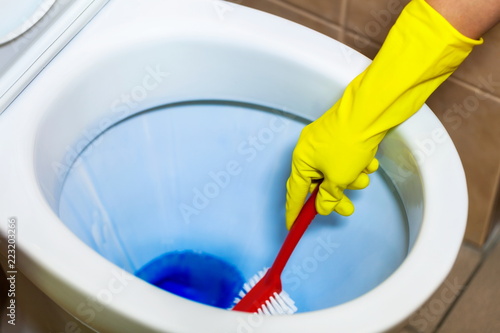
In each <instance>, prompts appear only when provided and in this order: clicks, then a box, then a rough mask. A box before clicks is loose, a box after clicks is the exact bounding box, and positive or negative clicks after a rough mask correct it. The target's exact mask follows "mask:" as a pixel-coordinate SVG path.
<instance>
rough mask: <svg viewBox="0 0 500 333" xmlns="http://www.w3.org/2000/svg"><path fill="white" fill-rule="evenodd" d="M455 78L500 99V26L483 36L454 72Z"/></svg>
mask: <svg viewBox="0 0 500 333" xmlns="http://www.w3.org/2000/svg"><path fill="white" fill-rule="evenodd" d="M454 76H455V77H457V78H459V79H461V80H462V81H465V82H469V83H471V84H473V85H475V86H476V87H479V88H481V89H482V90H484V91H486V92H489V93H491V94H494V95H496V96H498V97H500V24H497V26H496V27H494V28H493V29H491V30H490V31H489V32H488V33H487V34H486V35H485V36H484V44H483V45H480V46H476V47H475V48H474V50H473V51H472V53H471V54H470V55H469V57H468V58H467V59H466V60H465V61H464V63H463V64H462V65H461V66H460V68H459V69H458V70H457V71H456V72H455V74H454Z"/></svg>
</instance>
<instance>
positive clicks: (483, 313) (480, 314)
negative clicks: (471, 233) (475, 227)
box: [397, 224, 500, 333]
mask: <svg viewBox="0 0 500 333" xmlns="http://www.w3.org/2000/svg"><path fill="white" fill-rule="evenodd" d="M432 332H436V333H462V332H463V333H497V332H500V224H497V227H496V228H495V230H494V231H493V233H492V235H491V236H490V239H489V241H488V243H486V245H485V246H484V247H483V248H482V249H479V248H477V247H475V246H473V245H470V244H468V243H463V244H462V248H461V249H460V253H459V255H458V259H457V261H456V262H455V265H454V267H453V269H452V271H451V273H450V274H449V275H448V277H447V278H446V280H445V282H444V283H443V284H442V285H441V287H440V288H439V289H438V290H437V291H436V292H435V293H434V295H433V296H432V298H431V299H429V300H428V301H427V303H425V304H424V306H422V308H420V310H418V311H417V312H416V313H414V314H413V315H412V316H411V317H410V318H409V319H408V320H407V322H406V325H405V326H404V327H403V328H402V329H401V330H399V331H397V333H432Z"/></svg>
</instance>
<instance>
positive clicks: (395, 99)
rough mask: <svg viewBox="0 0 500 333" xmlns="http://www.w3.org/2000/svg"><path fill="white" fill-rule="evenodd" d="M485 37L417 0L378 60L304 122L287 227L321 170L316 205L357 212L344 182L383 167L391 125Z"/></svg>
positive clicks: (355, 184)
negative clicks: (469, 33) (379, 154)
mask: <svg viewBox="0 0 500 333" xmlns="http://www.w3.org/2000/svg"><path fill="white" fill-rule="evenodd" d="M481 43H482V39H481V40H473V39H470V38H468V37H466V36H464V35H462V34H461V33H460V32H458V31H457V30H456V29H455V28H454V27H453V26H452V25H451V24H450V23H449V22H448V21H446V19H445V18H443V17H442V16H441V15H440V14H439V13H438V12H437V11H436V10H434V9H433V8H432V7H431V6H430V5H429V4H427V3H426V2H425V1H423V0H413V1H411V2H410V3H409V4H408V5H407V6H406V7H405V8H404V9H403V11H402V13H401V15H400V16H399V18H398V19H397V21H396V23H395V24H394V26H393V27H392V29H391V30H390V32H389V34H388V36H387V38H386V40H385V42H384V44H383V45H382V48H381V49H380V51H379V53H378V54H377V56H376V57H375V59H374V60H373V62H372V63H371V64H370V65H369V66H368V67H367V68H366V69H365V71H363V72H362V73H361V74H360V75H359V76H357V77H356V78H355V79H354V80H353V81H352V82H351V83H350V84H349V85H348V86H347V88H346V89H345V91H344V94H343V96H342V98H341V99H340V100H339V101H338V102H337V103H336V104H335V105H334V106H333V107H332V108H331V109H329V110H328V111H327V112H325V114H324V115H322V116H321V117H320V118H318V119H317V120H316V121H314V122H312V123H311V124H309V125H308V126H306V127H305V128H304V129H303V131H302V133H301V135H300V138H299V141H298V143H297V146H296V147H295V150H294V152H293V156H292V171H291V175H290V178H289V179H288V182H287V190H288V192H287V207H286V224H287V228H290V227H291V226H292V224H293V222H294V221H295V218H296V217H297V215H298V213H299V211H300V209H301V207H302V205H303V203H304V201H305V199H306V196H307V194H308V192H310V191H311V190H312V189H313V188H314V186H315V184H314V181H315V180H319V179H322V178H324V180H323V182H322V183H321V185H320V189H319V192H318V197H317V199H316V209H317V211H318V213H319V214H322V215H327V214H330V213H331V212H332V211H336V212H337V213H339V214H341V215H345V216H347V215H350V214H352V213H353V212H354V206H353V204H352V202H351V201H350V200H349V198H347V197H346V196H345V195H344V190H345V189H362V188H365V187H366V186H368V184H369V177H368V175H367V174H368V173H371V172H374V171H375V170H376V169H377V168H378V161H377V160H376V159H375V153H376V151H377V148H378V145H379V143H380V142H381V141H382V139H383V138H384V136H385V134H386V133H387V131H388V130H389V129H391V128H392V127H394V126H396V125H399V124H400V123H402V122H403V121H405V120H406V119H408V118H409V117H410V116H411V115H413V114H414V113H415V112H416V111H417V110H418V109H420V108H421V107H422V105H423V104H424V102H425V101H426V99H427V98H428V97H429V95H430V94H431V93H432V92H433V91H434V90H435V89H436V88H437V87H438V86H439V85H440V84H441V83H442V82H443V81H444V80H446V79H447V78H448V77H449V76H450V75H451V74H452V73H453V72H454V71H455V69H456V68H457V67H458V66H459V65H460V64H461V63H462V61H463V60H464V59H465V58H466V57H467V56H468V55H469V53H470V52H471V51H472V48H473V46H474V45H478V44H481Z"/></svg>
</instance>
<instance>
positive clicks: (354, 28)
mask: <svg viewBox="0 0 500 333" xmlns="http://www.w3.org/2000/svg"><path fill="white" fill-rule="evenodd" d="M408 2H409V0H376V1H366V0H349V1H348V5H347V17H346V26H347V29H348V30H349V31H351V32H355V33H357V34H359V35H362V36H364V37H365V38H368V39H370V40H372V41H374V42H376V43H379V44H381V43H382V42H383V41H384V39H385V37H386V36H387V33H388V32H389V29H390V28H391V27H392V25H393V24H394V22H395V21H396V19H397V17H398V16H399V14H400V13H401V11H402V10H403V7H404V6H405V5H406V4H407V3H408Z"/></svg>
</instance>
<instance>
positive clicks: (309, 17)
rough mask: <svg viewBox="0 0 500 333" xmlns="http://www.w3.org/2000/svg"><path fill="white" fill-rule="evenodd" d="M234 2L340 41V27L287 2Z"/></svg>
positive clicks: (260, 0) (274, 0)
mask: <svg viewBox="0 0 500 333" xmlns="http://www.w3.org/2000/svg"><path fill="white" fill-rule="evenodd" d="M233 2H236V3H239V4H241V5H244V6H247V7H251V8H255V9H259V10H262V11H264V12H267V13H271V14H274V15H277V16H280V17H283V18H286V19H288V20H290V21H294V22H296V23H299V24H302V25H304V26H306V27H308V28H311V29H314V30H316V31H319V32H321V33H323V34H325V35H327V36H330V37H332V38H335V39H339V34H340V30H341V29H340V27H339V26H337V25H335V24H333V23H330V22H327V21H326V20H324V19H321V18H320V17H318V16H316V15H313V14H311V13H309V12H307V11H305V10H301V9H300V8H297V7H295V6H292V5H290V4H287V3H285V2H281V1H277V0H234V1H233Z"/></svg>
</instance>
